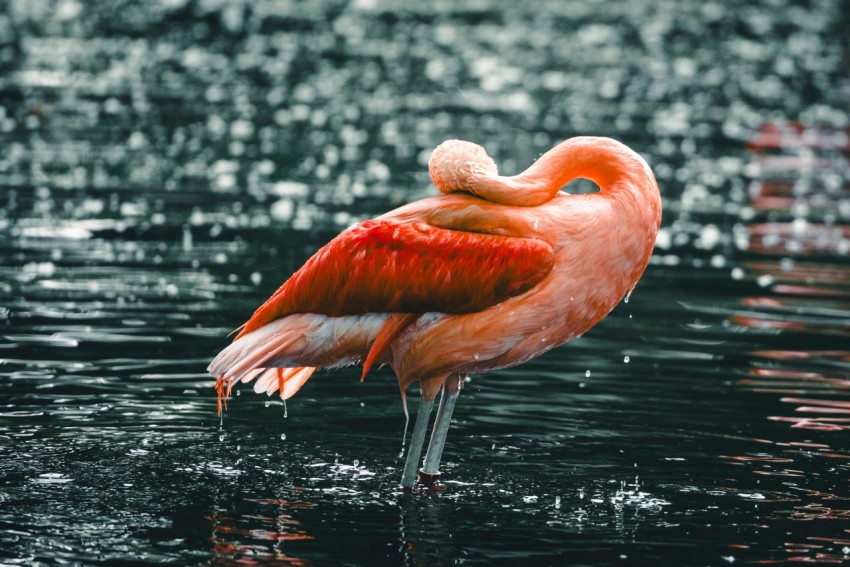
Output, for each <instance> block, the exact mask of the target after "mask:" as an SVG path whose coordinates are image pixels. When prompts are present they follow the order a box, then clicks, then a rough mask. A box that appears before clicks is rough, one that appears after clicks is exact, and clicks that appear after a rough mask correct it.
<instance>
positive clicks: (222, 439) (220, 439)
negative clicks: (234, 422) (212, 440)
mask: <svg viewBox="0 0 850 567" xmlns="http://www.w3.org/2000/svg"><path fill="white" fill-rule="evenodd" d="M218 440H219V442H222V441H224V434H223V433H222V434H221V435H219V436H218Z"/></svg>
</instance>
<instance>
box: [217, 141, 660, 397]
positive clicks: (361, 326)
mask: <svg viewBox="0 0 850 567" xmlns="http://www.w3.org/2000/svg"><path fill="white" fill-rule="evenodd" d="M429 169H430V171H431V176H432V179H433V180H434V182H435V185H436V186H437V187H438V188H439V189H440V191H441V192H442V193H443V194H442V195H439V196H435V197H430V198H426V199H422V200H420V201H416V202H413V203H410V204H408V205H405V206H403V207H400V208H398V209H396V210H394V211H391V212H389V213H387V214H385V215H382V216H380V217H378V218H376V219H373V220H369V221H365V222H362V223H359V224H357V225H355V226H353V227H351V228H349V229H347V230H346V231H344V232H343V233H341V234H340V235H339V236H338V237H336V238H335V239H334V240H332V241H331V242H330V243H329V244H328V245H326V246H325V247H324V248H322V249H321V250H319V251H318V252H317V253H316V254H315V255H314V256H313V257H312V258H311V259H310V260H308V261H307V263H306V264H305V265H304V266H303V267H302V268H301V269H300V270H298V272H296V273H295V274H294V275H293V276H292V277H291V278H290V279H289V280H287V281H286V282H285V283H284V284H283V285H282V286H281V287H280V289H278V290H277V292H275V294H274V295H272V297H271V298H269V300H268V301H266V303H264V304H263V305H262V306H261V307H260V308H259V309H257V311H256V312H255V313H254V315H253V317H251V318H250V319H249V320H248V322H247V323H246V324H245V325H244V327H243V329H242V331H241V333H240V334H239V336H238V337H237V339H236V340H235V341H234V342H233V343H232V344H231V345H230V346H228V347H227V348H226V349H224V350H223V351H222V352H221V353H220V354H219V355H218V357H216V359H215V360H214V361H213V362H212V364H211V365H210V368H209V370H210V372H211V373H212V374H213V375H214V376H216V378H217V379H218V384H219V395H220V396H223V395H226V394H227V393H228V392H229V388H230V386H231V385H232V384H233V383H234V382H236V381H243V382H248V381H251V380H253V379H255V378H256V379H257V383H256V385H255V389H256V390H258V391H266V392H268V393H272V392H273V391H275V390H279V391H280V394H281V396H282V397H284V398H288V397H289V396H291V395H293V394H294V393H295V392H296V391H297V390H298V388H300V387H301V385H303V383H304V382H305V381H306V380H307V378H309V376H310V375H311V374H312V372H313V370H315V369H316V368H328V367H333V366H340V365H344V364H352V363H359V362H364V361H365V362H366V364H365V366H366V369H367V370H368V367H370V366H371V365H372V364H373V363H386V364H390V365H391V367H392V368H393V370H394V371H395V373H396V376H397V377H398V381H399V386H400V387H401V390H402V393H404V392H405V390H406V389H407V387H408V386H409V385H410V384H411V383H413V382H419V383H420V387H421V390H422V395H423V398H425V399H433V398H434V397H435V396H436V393H437V392H438V391H439V390H440V388H442V387H443V385H444V384H445V382H446V380H447V378H448V377H449V376H452V375H465V374H469V373H475V372H481V371H485V370H493V369H498V368H504V367H508V366H512V365H516V364H519V363H521V362H523V361H526V360H528V359H530V358H533V357H535V356H538V355H540V354H541V353H543V352H545V351H547V350H549V349H551V348H553V347H555V346H557V345H560V344H563V343H564V342H566V341H569V340H570V339H573V338H575V337H577V336H580V335H581V334H583V333H585V332H586V331H587V330H588V329H590V328H591V327H592V326H593V325H594V324H596V323H597V322H598V321H600V320H601V319H602V318H604V317H605V316H606V315H607V314H608V313H609V312H610V311H611V310H612V309H613V308H614V307H615V306H616V305H617V303H619V301H621V300H622V299H623V297H624V296H626V295H627V294H629V293H630V292H631V290H632V289H633V288H634V286H635V285H636V283H637V281H638V280H639V279H640V276H641V275H642V273H643V271H644V269H645V268H646V266H647V264H648V262H649V257H650V255H651V253H652V249H653V245H654V242H655V236H656V233H657V230H658V227H659V224H660V219H661V201H660V196H659V192H658V187H657V185H656V182H655V178H654V177H653V175H652V172H651V170H650V169H649V166H648V165H647V164H646V162H645V161H644V160H643V159H642V158H640V156H638V155H637V154H636V153H635V152H633V151H632V150H631V149H629V148H628V147H626V146H625V145H623V144H621V143H619V142H616V141H614V140H611V139H609V138H591V137H580V138H572V139H570V140H567V141H565V142H563V143H561V144H559V145H558V146H556V147H555V148H553V149H552V150H550V152H548V153H547V154H544V155H543V156H542V157H541V158H540V159H539V160H538V161H537V162H535V163H534V164H533V165H532V166H531V167H529V169H528V170H526V171H525V172H523V173H522V174H520V175H517V176H514V177H501V176H499V175H498V174H497V171H496V167H495V164H494V163H493V161H492V159H490V158H489V156H487V155H486V152H484V151H483V148H480V146H475V145H474V144H470V143H468V142H460V141H450V142H446V143H444V144H442V145H441V146H440V147H438V148H437V150H435V151H434V154H433V155H432V159H431V163H430V164H429ZM576 177H584V178H588V179H591V180H593V181H595V182H596V183H597V184H598V185H599V186H600V191H599V192H598V193H593V194H587V195H569V194H566V193H563V192H561V191H560V189H561V187H563V186H564V185H565V184H566V183H568V182H569V181H571V180H572V179H574V178H576ZM364 374H365V373H364ZM224 385H226V386H227V387H226V389H225V388H224V387H223V386H224Z"/></svg>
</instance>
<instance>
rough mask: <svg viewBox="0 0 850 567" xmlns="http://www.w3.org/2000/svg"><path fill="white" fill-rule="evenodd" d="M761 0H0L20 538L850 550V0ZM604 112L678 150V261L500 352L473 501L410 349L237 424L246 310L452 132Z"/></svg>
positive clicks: (299, 550)
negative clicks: (515, 360)
mask: <svg viewBox="0 0 850 567" xmlns="http://www.w3.org/2000/svg"><path fill="white" fill-rule="evenodd" d="M738 4H740V3H738ZM738 4H735V3H727V2H709V3H705V2H662V3H660V4H658V7H656V8H653V9H650V10H647V9H645V7H642V6H638V7H636V5H632V4H629V3H622V4H616V5H615V4H606V7H605V13H604V15H603V14H601V13H600V11H599V9H597V8H595V7H594V6H595V5H594V4H593V3H581V5H579V4H574V5H573V4H570V5H569V7H568V8H565V7H563V6H562V5H561V3H548V2H542V3H535V4H534V6H533V9H532V8H529V7H527V6H525V5H520V4H517V6H511V7H507V6H501V5H500V3H497V2H482V3H477V4H476V6H475V7H470V8H469V9H464V10H461V9H459V8H457V7H456V6H454V5H452V4H450V3H449V4H447V3H440V2H438V3H435V4H434V5H433V6H426V5H423V6H417V7H407V6H401V5H399V4H398V3H396V2H393V1H389V0H380V1H376V2H362V1H359V2H352V3H350V4H345V3H339V2H311V3H309V6H307V5H306V4H305V5H304V6H299V9H298V10H297V13H294V12H293V11H292V10H289V9H288V8H286V7H283V6H284V5H283V4H279V3H274V2H256V3H227V2H221V3H219V2H192V1H181V0H177V1H170V2H164V3H161V4H160V5H157V6H152V5H147V4H144V5H142V4H139V5H136V4H133V3H121V9H120V10H117V9H115V8H114V7H113V8H110V7H108V6H105V5H103V4H102V3H87V2H77V1H66V0H56V1H53V0H27V1H20V2H18V1H9V0H0V142H2V147H3V148H4V151H3V152H2V155H0V563H3V564H25V565H43V564H57V563H70V564H89V563H93V562H104V563H121V562H138V563H154V562H163V563H166V562H167V563H176V564H216V565H231V564H236V563H240V564H257V565H259V564H289V565H314V564H315V565H325V564H339V563H351V564H369V565H372V564H392V565H397V564H421V565H430V564H457V563H473V564H488V565H489V564H493V563H494V562H503V563H523V564H525V563H527V562H528V561H537V562H538V563H541V564H576V563H580V564H595V565H607V564H619V565H623V564H653V565H655V564H659V563H665V562H666V563H671V564H675V565H684V564H700V565H702V564H712V565H715V564H727V563H750V562H752V563H766V564H772V563H797V562H816V563H846V562H848V561H850V533H848V531H847V530H848V528H847V526H848V523H847V520H848V515H850V500H848V499H850V492H848V485H847V478H848V473H850V444H848V441H847V429H848V428H850V374H849V373H848V372H849V371H850V349H848V329H850V264H848V261H847V257H848V252H850V228H848V227H850V224H848V219H850V194H848V188H850V168H848V153H850V152H849V151H848V146H849V145H850V144H848V135H850V134H849V133H848V130H847V123H848V118H847V109H846V93H847V92H848V91H847V85H848V82H847V79H846V65H843V64H842V61H846V52H847V50H846V42H844V43H842V41H843V40H840V38H843V37H844V35H846V34H844V33H843V28H841V27H840V25H841V23H842V22H844V21H846V7H844V6H843V4H842V3H840V2H829V1H827V2H821V3H818V5H817V7H815V8H811V7H807V6H803V5H801V4H800V3H796V2H785V1H778V2H768V3H765V5H764V6H762V5H761V4H759V3H756V4H748V5H747V6H739V5H738ZM95 6H97V8H95ZM839 32H840V33H839ZM579 133H581V134H588V133H597V134H607V135H612V136H615V137H618V138H621V139H623V140H624V141H626V142H627V143H629V144H631V145H633V146H635V147H636V148H637V149H638V150H639V151H641V153H643V154H645V155H646V156H647V157H648V159H649V161H650V162H651V163H652V165H653V168H654V169H655V171H656V173H657V176H658V179H659V181H660V183H661V185H662V190H663V193H664V196H665V199H666V200H665V219H664V226H663V228H662V231H661V232H660V234H659V237H658V241H657V247H656V254H655V256H654V257H653V260H652V264H651V266H650V268H649V269H648V271H647V274H646V276H645V278H644V279H643V280H642V281H641V283H640V285H639V286H638V288H637V290H636V293H635V294H634V296H633V297H632V298H631V299H630V301H629V302H628V303H627V304H625V303H624V304H622V305H621V306H619V307H618V308H617V309H616V310H615V311H614V313H612V315H611V316H610V317H609V318H608V319H607V320H605V321H604V322H603V323H602V324H600V325H599V326H598V327H597V328H596V329H594V330H593V331H592V332H590V333H588V334H587V335H586V336H585V337H583V338H582V339H580V340H577V341H575V342H574V343H571V344H570V345H567V346H565V347H563V348H559V349H555V350H554V351H552V352H550V353H548V354H547V355H546V356H544V357H542V358H540V359H537V360H534V361H531V362H529V363H528V364H526V365H524V366H522V367H520V368H515V369H509V370H505V371H500V372H494V373H490V374H485V375H481V376H475V377H473V379H472V381H471V383H469V384H468V385H467V387H466V388H465V389H464V392H463V395H462V396H461V398H460V402H459V404H458V407H457V410H456V412H455V420H454V422H453V427H452V430H451V434H450V436H449V440H448V444H447V449H446V455H445V458H444V460H445V461H446V462H445V465H444V471H443V472H444V480H445V489H444V490H443V491H441V492H434V493H428V494H421V495H416V496H411V495H402V494H399V493H398V492H397V490H396V483H397V480H398V478H399V471H400V467H401V463H402V461H401V460H400V458H399V457H398V447H399V445H400V444H401V436H402V432H403V430H404V419H403V415H402V412H401V404H400V402H399V400H398V394H397V388H396V386H395V383H394V379H393V378H392V376H391V375H390V374H389V373H387V372H378V373H377V374H376V375H375V379H374V380H371V379H370V380H369V381H367V382H366V383H363V384H360V383H359V381H358V380H357V372H356V371H354V370H353V369H344V370H339V371H335V372H328V373H323V374H321V375H318V376H316V377H314V378H313V379H312V380H311V381H310V382H309V383H308V384H307V385H306V386H305V387H304V389H303V390H302V391H301V392H300V393H299V395H298V396H297V397H296V398H293V399H292V400H290V402H289V404H288V408H284V406H283V405H282V404H281V403H280V402H279V401H277V400H274V399H268V398H265V397H259V396H256V395H254V394H253V393H251V392H250V390H246V391H245V392H242V393H241V394H240V393H239V392H235V395H234V397H233V399H232V400H231V403H230V407H229V411H228V412H227V414H226V416H225V418H224V420H223V422H222V421H220V420H219V418H218V417H217V415H216V411H215V407H216V400H215V393H214V391H213V389H212V381H211V380H210V378H209V377H208V376H207V375H206V374H205V372H204V368H205V367H206V364H207V362H208V361H209V358H210V357H211V356H212V355H213V354H214V353H215V352H217V351H218V350H219V349H220V348H221V347H222V345H223V344H224V343H225V341H226V338H225V337H226V335H227V333H229V332H230V331H231V330H232V329H233V328H234V327H235V326H237V325H238V324H240V323H241V322H242V321H243V320H244V318H245V316H246V315H247V314H248V313H250V312H251V310H252V309H253V308H254V307H255V306H256V305H257V304H258V303H259V301H261V300H262V299H264V298H265V297H267V296H268V294H269V293H270V292H271V291H273V290H274V289H275V288H276V287H277V286H278V285H279V283H280V282H281V281H282V279H283V278H284V277H286V275H288V274H289V273H291V272H292V271H293V270H294V269H295V268H296V267H297V266H298V265H300V264H301V263H302V262H303V261H304V260H305V259H306V258H307V257H308V256H309V255H310V254H311V253H312V252H313V251H314V250H315V249H316V248H317V247H319V246H321V245H322V244H323V243H324V242H326V241H327V240H328V239H329V238H330V237H332V236H333V235H334V234H335V233H336V232H337V231H338V230H339V229H340V228H342V227H344V226H345V225H347V224H349V223H351V222H353V221H355V220H357V219H360V218H365V217H369V216H372V215H375V214H377V213H380V212H383V211H385V210H387V209H389V208H391V207H392V206H395V205H396V204H398V203H400V202H403V201H407V200H409V199H413V198H416V197H418V196H421V195H424V194H426V193H427V192H428V183H427V178H426V173H425V168H424V167H423V165H424V160H426V159H427V152H428V150H429V149H430V148H431V147H433V146H434V145H436V144H437V143H439V142H440V141H442V140H443V139H445V138H450V137H460V138H468V139H473V140H476V141H481V142H483V143H484V145H485V146H487V148H488V150H490V151H491V153H492V154H493V155H495V156H497V161H498V162H499V163H500V167H501V168H502V170H503V171H504V172H505V173H513V172H515V171H517V170H518V169H520V168H522V167H524V166H525V165H526V164H527V163H529V162H530V161H531V160H532V159H533V158H534V157H536V156H537V155H538V154H539V152H541V151H543V150H544V149H546V148H548V147H550V146H551V145H552V144H553V143H554V142H555V141H557V140H559V139H561V138H563V137H566V136H570V135H573V134H579ZM287 416H288V417H287Z"/></svg>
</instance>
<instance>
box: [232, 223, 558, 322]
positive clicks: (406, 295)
mask: <svg viewBox="0 0 850 567" xmlns="http://www.w3.org/2000/svg"><path fill="white" fill-rule="evenodd" d="M553 264H554V252H553V251H552V248H551V246H549V244H548V243H546V242H544V241H542V240H537V239H532V238H519V237H512V236H498V235H492V234H481V233H475V232H461V231H456V230H448V229H444V228H437V227H433V226H431V225H428V224H425V223H422V222H405V221H398V220H369V221H365V222H362V223H359V224H357V225H354V226H352V227H351V228H349V229H347V230H345V231H344V232H342V233H341V234H340V235H339V236H337V237H336V238H334V239H333V240H331V241H330V242H329V243H328V244H327V245H326V246H324V247H323V248H322V249H321V250H319V251H318V252H317V253H316V254H315V255H314V256H313V257H312V258H310V259H309V260H308V261H307V263H305V264H304V266H302V267H301V269H300V270H298V271H297V272H296V273H295V274H294V275H293V276H292V277H291V278H289V279H288V280H287V281H286V283H284V284H283V285H282V286H281V287H280V288H279V289H278V290H277V291H276V292H275V293H274V295H272V296H271V297H270V298H269V299H268V300H267V301H266V302H265V303H264V304H263V305H262V306H260V308H259V309H257V310H256V311H255V312H254V315H253V316H252V317H251V319H250V320H248V322H247V323H245V326H244V328H243V329H242V331H241V332H240V334H239V336H241V335H244V334H245V333H249V332H251V331H253V330H255V329H257V328H259V327H261V326H263V325H265V324H267V323H269V322H271V321H274V320H275V319H278V318H280V317H284V316H286V315H290V314H292V313H320V314H324V315H329V316H334V317H338V316H343V315H359V314H364V313H392V312H395V313H426V312H429V311H437V312H441V313H452V314H461V313H473V312H476V311H482V310H484V309H486V308H488V307H490V306H492V305H496V304H498V303H501V302H502V301H504V300H506V299H508V298H510V297H513V296H516V295H520V294H522V293H525V292H526V291H528V290H529V289H531V288H532V287H534V286H535V285H537V284H538V283H539V282H540V281H541V280H542V279H543V278H544V277H546V275H547V274H548V273H549V272H550V271H551V270H552V266H553ZM237 338H238V337H237Z"/></svg>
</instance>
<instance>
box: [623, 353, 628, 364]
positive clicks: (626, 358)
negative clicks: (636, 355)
mask: <svg viewBox="0 0 850 567" xmlns="http://www.w3.org/2000/svg"><path fill="white" fill-rule="evenodd" d="M623 362H625V363H626V364H628V363H629V355H626V356H624V357H623Z"/></svg>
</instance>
